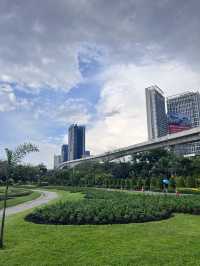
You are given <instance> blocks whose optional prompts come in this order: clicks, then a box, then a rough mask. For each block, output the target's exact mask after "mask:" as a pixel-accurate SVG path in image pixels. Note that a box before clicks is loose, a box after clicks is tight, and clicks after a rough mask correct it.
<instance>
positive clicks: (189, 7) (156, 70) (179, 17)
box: [0, 0, 200, 167]
mask: <svg viewBox="0 0 200 266" xmlns="http://www.w3.org/2000/svg"><path fill="white" fill-rule="evenodd" d="M199 10H200V2H199V1H198V0H190V1H188V0H152V1H150V0H76V1H74V0H58V1H55V0H44V1H41V0H28V1H27V0H0V36H1V38H0V157H3V154H4V148H5V147H8V148H13V147H15V146H16V145H17V144H19V143H23V142H25V141H31V142H33V143H36V144H38V145H39V147H40V153H38V154H35V155H33V156H30V157H29V158H28V161H29V162H32V163H34V164H36V163H40V162H44V163H45V164H46V165H48V167H52V162H53V154H54V153H59V151H60V146H61V144H62V143H66V141H67V128H68V126H69V125H70V124H71V123H80V124H85V125H86V127H87V135H86V145H87V149H89V150H91V152H92V154H96V153H99V152H103V151H106V150H109V149H113V148H117V147H122V146H126V145H131V144H134V143H138V142H140V141H144V140H146V138H147V130H146V113H145V112H146V110H145V97H144V96H145V94H144V89H145V87H147V86H150V85H152V84H157V85H158V86H159V87H160V88H162V89H163V90H164V92H165V94H166V95H172V94H176V93H179V92H184V91H186V90H195V91H196V90H198V89H199V88H200V75H199V72H200V52H199V47H200V34H199V29H200V16H199Z"/></svg>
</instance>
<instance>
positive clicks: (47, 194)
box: [0, 190, 58, 217]
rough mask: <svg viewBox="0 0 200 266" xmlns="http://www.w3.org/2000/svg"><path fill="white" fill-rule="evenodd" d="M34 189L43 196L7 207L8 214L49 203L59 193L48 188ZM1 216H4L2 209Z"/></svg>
mask: <svg viewBox="0 0 200 266" xmlns="http://www.w3.org/2000/svg"><path fill="white" fill-rule="evenodd" d="M33 191H38V192H40V193H41V196H40V197H39V198H37V199H35V200H31V201H27V202H24V203H22V204H19V205H16V206H12V207H8V208H7V209H6V216H9V215H11V214H16V213H19V212H23V211H26V210H28V209H32V208H34V207H38V206H40V205H43V204H46V203H48V202H49V201H50V200H53V199H56V198H58V194H57V193H56V192H53V191H47V190H33ZM1 216H2V210H0V217H1Z"/></svg>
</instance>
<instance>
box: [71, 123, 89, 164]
mask: <svg viewBox="0 0 200 266" xmlns="http://www.w3.org/2000/svg"><path fill="white" fill-rule="evenodd" d="M84 154H85V126H78V125H77V124H73V125H71V126H70V127H69V130H68V160H69V161H71V160H76V159H80V158H82V157H83V156H84Z"/></svg>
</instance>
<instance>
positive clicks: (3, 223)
mask: <svg viewBox="0 0 200 266" xmlns="http://www.w3.org/2000/svg"><path fill="white" fill-rule="evenodd" d="M8 183H9V172H8V175H7V177H6V188H5V194H4V203H3V214H2V220H1V232H0V248H3V237H4V225H5V217H6V205H7V198H8Z"/></svg>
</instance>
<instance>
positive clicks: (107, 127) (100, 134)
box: [87, 62, 200, 153]
mask: <svg viewBox="0 0 200 266" xmlns="http://www.w3.org/2000/svg"><path fill="white" fill-rule="evenodd" d="M104 78H105V84H104V87H103V89H102V92H101V97H100V100H99V103H98V105H97V110H98V117H99V119H98V120H97V122H96V123H94V125H93V126H92V127H91V128H90V129H89V130H88V133H87V143H88V148H89V149H91V151H92V152H93V153H99V152H103V151H106V150H110V149H113V148H117V147H123V146H128V145H132V144H135V143H138V142H141V141H144V140H146V139H147V128H146V106H145V88H146V87H148V86H150V85H152V84H157V85H158V86H159V87H160V88H161V89H163V90H164V91H165V94H166V95H171V94H176V93H181V92H184V91H186V90H191V89H193V90H198V88H199V85H200V76H199V74H198V73H195V72H193V70H192V69H191V68H189V67H188V66H187V65H181V64H179V65H178V64H176V63H174V62H170V63H165V64H154V65H148V66H135V65H133V64H129V65H116V66H114V67H111V68H110V69H109V70H108V71H106V72H105V73H104Z"/></svg>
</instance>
